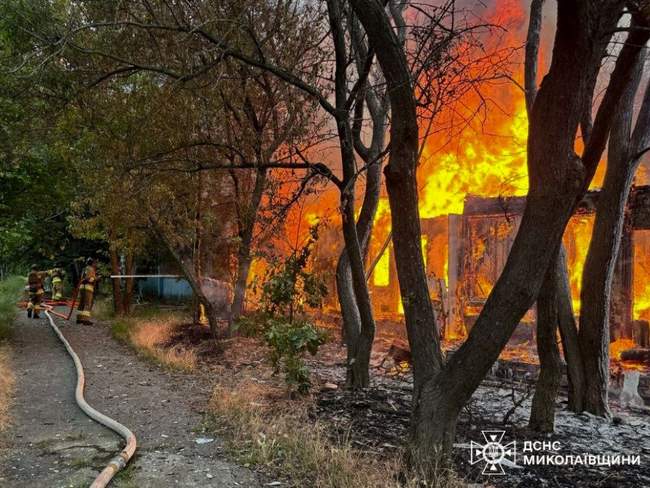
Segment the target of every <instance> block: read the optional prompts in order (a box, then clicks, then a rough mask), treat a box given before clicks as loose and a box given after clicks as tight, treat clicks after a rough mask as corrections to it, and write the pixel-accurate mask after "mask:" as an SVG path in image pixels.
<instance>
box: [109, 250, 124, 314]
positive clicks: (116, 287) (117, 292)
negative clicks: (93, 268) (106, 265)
mask: <svg viewBox="0 0 650 488" xmlns="http://www.w3.org/2000/svg"><path fill="white" fill-rule="evenodd" d="M109 253H110V259H111V273H112V274H113V275H119V274H120V256H119V254H118V253H117V250H116V249H114V248H113V247H112V246H111V247H110V251H109ZM121 281H122V280H121V278H112V279H111V282H112V284H113V310H114V311H115V315H118V316H122V315H124V314H125V310H124V302H123V299H122V283H121Z"/></svg>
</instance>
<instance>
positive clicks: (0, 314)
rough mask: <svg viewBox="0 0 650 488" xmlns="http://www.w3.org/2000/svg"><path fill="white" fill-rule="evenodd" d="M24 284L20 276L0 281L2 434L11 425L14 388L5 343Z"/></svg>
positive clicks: (0, 415) (0, 402) (0, 427)
mask: <svg viewBox="0 0 650 488" xmlns="http://www.w3.org/2000/svg"><path fill="white" fill-rule="evenodd" d="M24 283H25V280H24V279H23V278H21V277H20V276H12V277H10V278H7V279H6V280H3V281H0V432H1V431H3V430H4V429H6V428H7V426H8V425H9V403H10V400H11V394H12V392H13V387H14V375H13V372H12V371H11V367H10V363H9V352H10V351H9V345H8V344H6V343H5V342H6V340H7V339H8V338H9V337H10V336H11V331H12V327H13V322H14V320H15V318H16V313H17V309H16V302H17V301H18V298H19V297H20V291H21V289H22V288H23V287H24Z"/></svg>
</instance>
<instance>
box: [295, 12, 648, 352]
mask: <svg viewBox="0 0 650 488" xmlns="http://www.w3.org/2000/svg"><path fill="white" fill-rule="evenodd" d="M523 5H524V3H523V2H520V1H518V0H500V1H497V2H496V3H495V5H494V7H493V13H492V14H491V17H490V15H488V18H490V20H492V21H493V22H494V23H496V24H500V25H507V26H508V30H507V33H506V34H504V35H503V36H502V37H500V38H499V39H498V40H494V41H490V40H488V41H487V42H486V49H488V50H489V48H490V46H489V43H490V42H498V43H500V45H508V46H511V47H513V48H515V47H520V46H522V44H523V42H524V39H525V31H526V27H527V12H526V11H525V8H524V7H523ZM547 34H548V33H547ZM545 51H547V49H545V44H544V42H542V53H541V55H540V73H543V72H544V69H545V63H546V57H547V56H546V55H545V53H544V52H545ZM522 54H523V50H522V51H520V52H519V56H520V57H521V55H522ZM515 57H516V56H515ZM515 61H517V60H515ZM518 62H521V59H519V60H518ZM521 71H523V68H522V67H521V65H520V66H519V67H518V68H517V69H515V70H514V74H513V75H512V77H511V79H509V80H507V79H505V78H504V79H501V80H498V81H495V82H494V83H492V84H487V85H486V86H485V87H483V88H481V90H482V92H481V93H480V94H479V93H477V91H475V90H469V91H468V92H467V93H466V94H465V95H463V99H461V100H460V101H458V102H457V103H456V104H455V105H454V106H453V107H447V108H445V109H444V110H443V112H442V113H441V114H440V115H439V117H440V121H439V124H438V128H437V129H436V130H435V131H434V132H433V133H432V134H421V135H422V140H423V147H422V155H421V159H420V163H419V167H418V185H419V188H418V191H419V199H420V200H419V201H420V208H419V210H420V217H421V219H422V241H421V244H422V249H423V258H424V260H425V265H426V271H427V279H428V284H429V289H430V292H431V295H432V298H433V301H434V306H436V307H438V310H437V311H438V313H439V316H444V317H446V318H449V317H451V320H456V321H458V322H463V321H464V323H463V324H462V325H460V326H458V327H455V326H453V324H452V325H449V324H448V328H447V329H446V331H445V333H446V336H447V338H450V337H453V336H457V337H458V336H462V335H464V333H466V330H467V327H471V316H475V315H476V314H478V313H479V312H480V309H481V307H482V303H481V300H484V299H485V298H486V297H487V295H488V294H489V292H490V290H491V289H492V287H493V285H494V282H495V280H496V277H497V276H498V274H499V273H500V269H501V267H502V266H503V264H504V262H505V257H507V251H508V247H507V246H508V245H509V243H511V242H512V238H513V237H514V235H515V233H516V228H517V226H518V222H519V221H518V220H517V218H518V217H516V216H515V217H514V218H513V219H512V220H511V219H510V217H508V216H506V217H505V221H503V222H500V223H499V222H497V223H495V224H494V225H492V226H491V227H490V225H486V226H483V227H480V226H478V227H476V228H474V227H471V226H469V227H463V226H465V225H466V224H465V223H466V222H468V220H464V221H462V222H465V223H462V224H459V222H461V220H462V219H463V218H466V215H467V214H466V208H465V204H466V201H467V200H468V197H470V199H471V198H475V197H482V198H483V199H484V200H489V199H495V200H499V199H500V198H501V197H523V196H525V194H526V192H527V190H528V173H527V162H526V143H527V137H528V118H527V113H526V106H525V101H524V93H523V91H522V89H521V85H522V79H521V78H522V73H521ZM477 114H479V115H477ZM455 117H460V118H461V119H462V120H463V124H462V125H463V129H462V130H460V131H458V130H454V131H453V134H450V133H445V131H444V130H440V127H444V126H445V124H447V123H449V126H450V127H451V126H454V124H453V123H452V122H450V121H452V119H454V118H455ZM421 125H422V126H423V127H425V126H427V124H426V123H423V124H421ZM580 146H581V141H580V140H577V141H576V150H577V151H578V152H580V150H581V147H580ZM600 166H601V167H600V168H599V171H598V173H597V175H596V178H595V179H594V183H593V184H592V188H597V187H598V186H600V184H601V182H602V179H603V174H604V169H605V165H604V164H601V165H600ZM359 186H360V188H359V192H361V190H362V185H359ZM326 201H327V202H329V203H327V205H325V204H324V203H323V202H324V200H323V199H322V196H321V199H320V201H318V202H314V204H313V205H311V206H308V211H306V212H305V213H304V214H303V215H302V221H303V224H304V225H303V231H304V230H306V229H307V228H308V226H309V224H311V223H313V222H315V221H316V218H317V217H318V216H322V215H323V214H325V213H328V212H329V215H328V216H327V217H326V218H329V219H330V223H332V224H333V225H332V228H336V232H338V227H339V224H340V222H339V221H338V216H337V209H338V195H336V194H335V192H332V194H330V195H328V196H327V197H326ZM360 201H361V198H359V199H358V204H360ZM357 210H358V209H357ZM488 217H490V218H492V217H494V218H495V222H496V221H497V220H498V218H497V217H501V218H503V217H504V216H503V215H500V216H499V215H488V214H486V215H485V218H484V217H483V216H482V215H480V214H479V215H473V216H472V217H471V218H472V219H476V220H481V219H483V218H484V220H489V219H488ZM390 219H391V216H390V207H389V204H388V199H387V198H386V196H385V194H384V195H383V196H382V198H381V199H380V202H379V207H378V211H377V216H376V220H375V226H374V230H373V235H372V238H371V240H370V244H369V251H368V260H367V263H368V265H369V266H370V269H369V271H370V276H369V281H368V282H369V284H370V288H371V294H372V300H373V305H374V307H375V312H376V314H377V315H378V316H385V315H393V314H400V313H403V309H402V304H401V299H400V294H399V286H398V284H397V275H396V270H395V263H394V256H393V251H392V245H391V244H390V234H391V220H390ZM593 223H594V216H593V214H581V215H576V216H574V217H573V218H572V219H571V221H570V223H569V225H568V227H567V230H566V232H565V236H564V244H565V247H566V249H567V257H568V264H569V280H570V285H571V292H572V301H573V306H574V312H575V313H576V314H579V313H580V288H581V282H582V272H583V267H584V263H585V259H586V254H587V251H588V247H589V240H590V238H591V233H592V229H593ZM481 232H489V233H490V235H489V236H487V237H486V236H485V235H482V234H481ZM337 235H338V245H336V244H332V243H333V242H334V241H333V240H332V239H330V240H328V244H327V246H326V247H327V249H326V250H325V253H326V254H328V255H332V256H338V253H339V252H340V250H341V245H342V243H341V239H340V234H337ZM634 240H635V242H634V249H635V257H634V265H633V266H634V270H633V276H634V281H633V296H634V300H633V318H635V319H639V318H643V319H649V318H650V284H649V283H650V253H645V254H647V255H645V254H643V250H644V249H648V248H650V231H649V232H648V233H647V235H646V234H645V233H641V232H635V237H634ZM468 241H469V244H468ZM495 241H502V242H497V244H495ZM450 243H452V244H451V246H453V248H454V249H450ZM458 253H460V256H459V255H458ZM334 259H335V258H334ZM491 259H492V260H493V262H490V260H491ZM463 260H469V261H472V262H473V263H474V265H473V267H472V271H477V273H475V275H474V276H473V277H472V278H473V280H474V282H473V283H472V284H471V285H467V284H464V283H458V282H457V281H458V280H459V279H461V278H462V277H460V274H459V273H458V270H459V268H460V267H462V265H463V264H464V263H463V262H462V261H463ZM468 295H470V296H468ZM453 299H455V300H456V302H457V303H458V304H459V305H458V308H462V310H461V312H460V313H458V310H456V311H454V310H450V308H453V306H454V305H452V304H451V303H452V302H453V301H454V300H453ZM455 312H456V315H454V313H455ZM468 317H469V321H468ZM532 320H534V313H529V314H528V315H527V316H526V318H525V319H524V322H530V321H532ZM626 346H627V344H626Z"/></svg>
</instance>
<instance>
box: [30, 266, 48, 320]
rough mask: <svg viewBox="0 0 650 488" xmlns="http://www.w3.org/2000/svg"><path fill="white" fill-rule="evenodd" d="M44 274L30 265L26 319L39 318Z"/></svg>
mask: <svg viewBox="0 0 650 488" xmlns="http://www.w3.org/2000/svg"><path fill="white" fill-rule="evenodd" d="M44 277H45V273H43V272H41V271H38V268H37V267H36V265H35V264H34V265H32V268H31V271H30V272H29V275H27V286H28V287H29V303H28V304H27V317H30V318H31V317H34V318H35V319H38V318H40V313H41V300H42V299H43V293H44V291H43V278H44Z"/></svg>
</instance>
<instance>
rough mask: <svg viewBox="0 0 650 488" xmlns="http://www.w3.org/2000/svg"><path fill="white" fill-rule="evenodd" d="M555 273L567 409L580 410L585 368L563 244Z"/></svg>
mask: <svg viewBox="0 0 650 488" xmlns="http://www.w3.org/2000/svg"><path fill="white" fill-rule="evenodd" d="M555 266H556V268H557V272H556V274H555V278H556V282H555V287H556V289H557V297H556V298H557V301H558V304H557V307H558V326H559V329H560V337H561V338H562V351H563V353H564V360H565V362H566V367H567V377H568V382H569V410H571V411H573V412H581V411H582V398H583V394H584V388H585V370H584V364H583V362H582V353H581V352H580V344H579V341H578V327H577V324H576V318H575V314H574V313H573V301H572V299H571V283H570V281H569V272H568V266H567V262H566V250H565V249H564V245H562V246H561V247H560V252H559V254H558V258H557V260H556V263H555Z"/></svg>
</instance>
